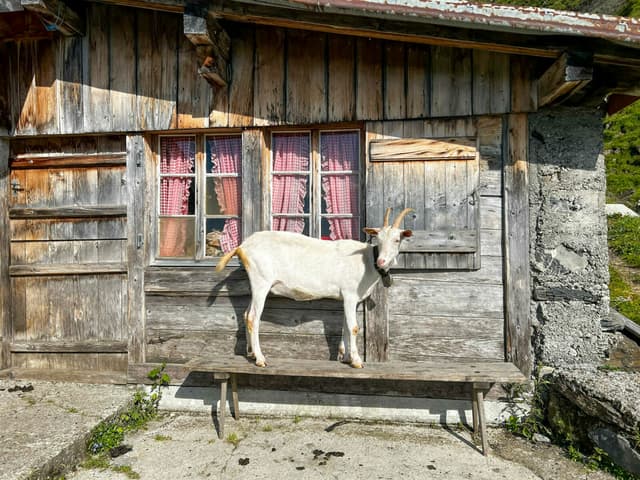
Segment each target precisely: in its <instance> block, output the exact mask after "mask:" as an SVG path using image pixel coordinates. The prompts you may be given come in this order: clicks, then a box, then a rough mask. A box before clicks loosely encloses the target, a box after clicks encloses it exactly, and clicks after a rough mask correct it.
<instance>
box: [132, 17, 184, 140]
mask: <svg viewBox="0 0 640 480" xmlns="http://www.w3.org/2000/svg"><path fill="white" fill-rule="evenodd" d="M179 18H180V17H178V16H176V15H170V14H166V13H161V12H156V11H148V10H139V11H138V12H137V19H138V55H137V61H138V69H137V70H138V76H137V95H138V98H137V104H138V117H139V118H140V128H141V129H143V130H167V129H169V128H171V127H172V126H173V125H175V124H176V123H177V118H176V112H175V105H176V97H177V86H176V84H177V61H178V60H177V59H178V46H177V39H178V21H179Z"/></svg>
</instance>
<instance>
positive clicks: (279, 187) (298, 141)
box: [271, 133, 310, 233]
mask: <svg viewBox="0 0 640 480" xmlns="http://www.w3.org/2000/svg"><path fill="white" fill-rule="evenodd" d="M273 143H274V145H273V178H272V192H271V195H272V197H271V198H272V200H271V212H272V214H273V215H274V218H273V222H272V226H271V229H272V230H286V231H289V232H297V233H302V231H303V230H304V218H284V217H277V216H275V215H277V214H279V213H287V214H303V213H304V198H305V196H306V194H307V182H308V176H307V175H278V174H277V173H278V172H287V171H288V172H291V171H308V170H309V149H310V146H309V135H308V134H305V133H302V134H282V135H276V136H274V142H273Z"/></svg>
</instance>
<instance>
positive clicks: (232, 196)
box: [209, 136, 242, 253]
mask: <svg viewBox="0 0 640 480" xmlns="http://www.w3.org/2000/svg"><path fill="white" fill-rule="evenodd" d="M209 146H210V152H211V158H210V161H211V173H236V174H238V175H241V168H242V139H241V138H240V137H238V136H225V137H215V138H212V139H211V140H210V141H209ZM213 185H214V187H213V188H214V191H215V193H216V198H217V199H218V204H219V205H220V212H221V213H222V214H223V215H238V216H239V215H240V211H241V208H242V195H241V188H240V176H237V177H214V179H213ZM239 244H240V219H239V218H227V219H226V220H225V222H224V228H223V230H222V236H221V237H220V248H221V249H222V251H223V252H225V253H226V252H229V251H231V250H233V249H234V248H236V247H237V246H238V245H239Z"/></svg>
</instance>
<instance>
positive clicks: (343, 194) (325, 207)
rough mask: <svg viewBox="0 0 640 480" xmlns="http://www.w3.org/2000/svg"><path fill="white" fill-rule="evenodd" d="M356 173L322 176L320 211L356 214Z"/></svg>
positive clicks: (357, 190)
mask: <svg viewBox="0 0 640 480" xmlns="http://www.w3.org/2000/svg"><path fill="white" fill-rule="evenodd" d="M358 181H359V179H358V176H357V175H340V174H337V175H323V176H322V213H350V214H352V215H358V204H359V201H358V197H359V195H360V191H359V188H358Z"/></svg>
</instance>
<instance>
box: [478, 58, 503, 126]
mask: <svg viewBox="0 0 640 480" xmlns="http://www.w3.org/2000/svg"><path fill="white" fill-rule="evenodd" d="M509 59H510V57H509V55H505V54H502V53H495V52H487V51H483V50H474V51H473V114H474V115H481V114H488V113H507V112H508V111H509V105H510V100H511V98H510V87H509Z"/></svg>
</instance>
